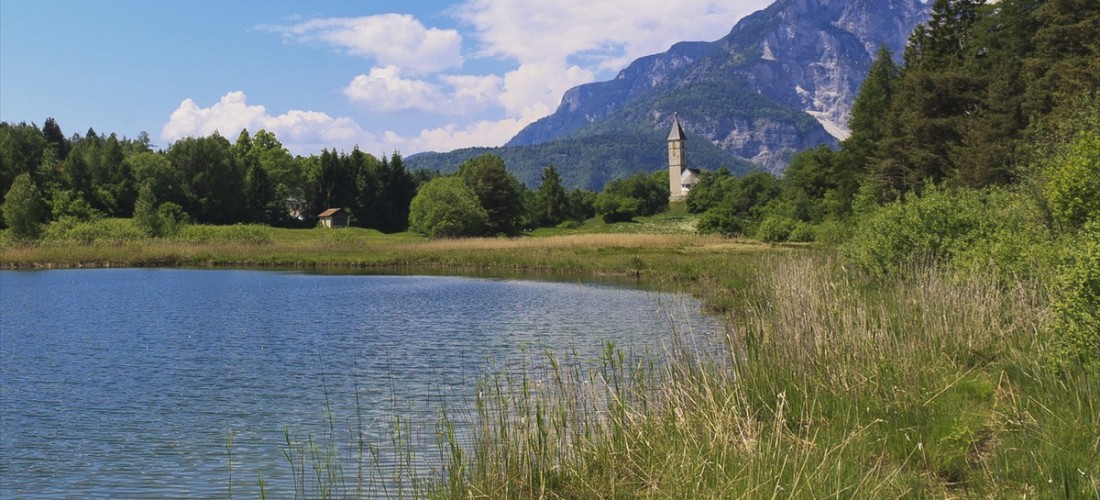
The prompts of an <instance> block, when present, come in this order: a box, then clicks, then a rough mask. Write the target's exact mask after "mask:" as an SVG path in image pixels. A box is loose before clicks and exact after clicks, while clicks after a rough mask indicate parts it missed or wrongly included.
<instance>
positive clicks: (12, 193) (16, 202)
mask: <svg viewBox="0 0 1100 500" xmlns="http://www.w3.org/2000/svg"><path fill="white" fill-rule="evenodd" d="M0 209H2V211H3V213H4V220H5V221H6V222H7V224H8V227H10V228H11V234H12V235H13V236H15V237H16V238H19V239H28V240H32V239H36V238H38V237H39V236H40V235H41V234H42V223H43V222H45V221H46V216H47V213H46V204H45V203H44V202H43V201H42V193H41V192H39V191H38V186H36V185H35V184H34V181H33V180H31V176H30V174H28V173H26V172H24V173H22V174H19V175H17V176H16V177H15V179H14V180H13V181H12V183H11V189H9V190H8V193H7V195H5V196H4V204H3V206H2V207H0Z"/></svg>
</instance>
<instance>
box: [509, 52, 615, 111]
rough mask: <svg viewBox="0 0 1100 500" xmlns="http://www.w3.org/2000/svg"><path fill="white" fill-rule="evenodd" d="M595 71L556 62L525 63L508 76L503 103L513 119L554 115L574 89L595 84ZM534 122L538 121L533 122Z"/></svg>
mask: <svg viewBox="0 0 1100 500" xmlns="http://www.w3.org/2000/svg"><path fill="white" fill-rule="evenodd" d="M593 78H594V75H593V74H592V72H591V71H587V70H584V69H582V68H579V67H577V66H565V65H564V64H559V63H555V62H542V63H531V64H523V65H521V66H520V67H519V68H517V69H516V70H515V71H509V72H508V73H507V74H506V75H504V92H503V93H501V95H500V104H501V106H502V107H503V108H504V109H505V110H506V111H507V112H508V114H509V116H520V115H535V119H538V118H541V117H543V116H546V115H548V114H550V112H552V111H554V109H555V108H557V106H558V103H559V102H561V97H562V94H564V93H565V91H566V90H569V89H570V88H572V87H575V86H577V85H580V84H582V83H588V82H591V81H592V79H593ZM532 121H534V120H532Z"/></svg>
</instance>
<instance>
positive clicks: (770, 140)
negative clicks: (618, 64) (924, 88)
mask: <svg viewBox="0 0 1100 500" xmlns="http://www.w3.org/2000/svg"><path fill="white" fill-rule="evenodd" d="M928 10H929V7H928V6H927V5H926V4H924V3H922V2H921V1H920V0H778V1H777V2H776V3H775V4H773V5H772V6H770V7H768V8H767V9H764V10H762V11H759V12H757V13H755V14H752V15H750V16H748V17H746V18H745V19H743V20H742V21H741V22H739V23H738V24H737V26H735V27H734V28H733V30H732V31H731V32H730V34H729V35H727V36H726V37H724V38H722V39H721V40H718V41H715V42H691V43H679V44H676V45H674V46H673V47H672V48H670V49H669V50H668V51H667V52H664V53H661V54H655V55H651V56H647V57H643V58H641V59H638V60H637V61H635V62H634V63H632V64H631V65H630V66H629V67H627V68H626V69H624V70H623V71H621V72H620V73H619V74H618V76H617V77H616V78H615V79H614V80H611V81H607V82H599V83H592V84H588V85H582V86H579V87H576V88H574V89H571V90H569V91H568V92H566V94H565V96H564V97H563V98H562V103H561V105H560V106H559V107H558V109H557V111H556V112H555V113H554V114H552V115H550V116H548V117H546V118H543V119H542V120H539V121H538V122H535V123H533V124H531V125H530V126H528V127H527V128H526V129H524V130H523V131H521V132H520V133H519V134H518V135H516V137H515V138H513V139H512V140H511V141H510V142H509V144H508V145H510V146H515V145H534V144H542V143H546V142H550V141H554V140H557V139H560V138H565V137H578V136H583V135H587V134H593V133H603V134H606V133H608V132H609V131H615V130H626V129H630V128H637V127H641V128H646V129H652V130H655V131H662V130H667V129H668V127H669V126H670V123H671V120H672V113H673V112H678V113H679V116H680V121H681V123H682V124H683V126H684V128H685V129H686V130H687V131H688V134H689V140H690V139H691V135H695V136H696V137H699V136H701V137H702V138H705V140H707V141H710V142H711V143H713V144H714V145H716V146H718V147H720V148H721V149H723V150H725V151H727V152H729V153H732V154H733V155H735V156H737V157H740V158H744V159H748V160H751V161H752V162H753V163H755V164H757V165H758V166H760V167H763V168H766V169H768V170H771V171H773V172H778V171H781V170H782V168H784V167H785V166H786V162H787V160H788V159H789V157H790V154H792V153H793V152H794V151H797V150H801V149H806V148H812V147H815V146H817V145H818V144H821V143H829V144H835V142H836V141H837V140H838V139H843V138H844V137H846V136H847V133H848V131H847V128H846V124H847V122H848V114H849V112H850V110H851V106H852V101H853V100H854V99H855V95H856V93H857V92H858V91H859V85H860V84H861V83H862V82H863V78H864V77H865V75H866V73H867V70H868V69H869V67H870V64H871V61H872V59H873V57H874V54H875V53H876V52H877V50H878V47H879V46H881V45H883V44H885V45H886V46H888V47H890V49H891V50H893V51H894V53H895V55H897V56H898V57H900V54H901V53H902V51H903V49H904V46H905V42H906V40H907V38H908V36H909V33H910V32H911V31H912V30H913V28H915V27H916V25H917V24H918V23H921V22H924V21H925V20H926V19H927V17H928ZM700 166H702V167H708V166H706V165H700Z"/></svg>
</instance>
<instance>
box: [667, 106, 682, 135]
mask: <svg viewBox="0 0 1100 500" xmlns="http://www.w3.org/2000/svg"><path fill="white" fill-rule="evenodd" d="M668 140H670V141H682V140H684V129H683V127H681V126H680V117H679V116H678V115H677V114H676V113H673V114H672V131H671V132H669V133H668Z"/></svg>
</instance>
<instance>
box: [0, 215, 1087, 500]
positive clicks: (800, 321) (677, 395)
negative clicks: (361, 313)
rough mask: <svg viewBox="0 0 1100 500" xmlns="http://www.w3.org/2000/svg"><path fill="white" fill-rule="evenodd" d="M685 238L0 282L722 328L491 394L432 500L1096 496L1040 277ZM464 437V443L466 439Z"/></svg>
mask: <svg viewBox="0 0 1100 500" xmlns="http://www.w3.org/2000/svg"><path fill="white" fill-rule="evenodd" d="M628 229H629V227H628ZM672 233H673V234H648V233H644V232H643V233H627V234H623V233H610V232H600V231H598V230H596V229H593V228H584V229H581V230H579V231H576V232H572V233H569V232H565V231H561V230H555V231H553V232H548V233H538V234H536V235H534V236H529V237H524V238H516V239H476V240H453V241H428V240H424V239H421V238H418V237H414V236H409V235H382V234H378V233H375V232H371V231H365V230H347V231H343V230H341V231H321V230H306V231H290V230H276V229H268V228H248V227H236V228H202V229H191V230H190V232H185V233H182V234H181V235H180V236H179V237H177V238H175V239H171V240H145V241H127V240H125V239H123V238H119V239H117V240H111V239H108V238H103V237H98V238H93V239H91V240H89V241H88V242H81V243H68V244H64V243H50V242H45V243H39V244H37V245H15V244H10V243H5V244H4V245H3V246H0V252H2V253H0V261H2V262H3V264H4V266H5V267H43V266H87V265H189V266H192V265H193V266H278V267H305V268H325V267H330V266H335V267H343V268H350V267H354V268H367V269H379V270H385V269H409V270H439V271H443V272H455V273H463V272H484V271H507V272H513V271H514V272H522V271H535V272H550V271H552V272H559V273H569V274H575V275H586V276H596V275H622V276H638V277H640V278H642V279H644V280H645V281H647V282H649V283H652V284H653V285H655V286H658V287H661V288H663V289H666V290H669V291H686V292H689V293H693V294H695V295H697V296H699V297H701V298H702V299H703V300H704V301H705V302H706V303H707V304H708V306H709V307H710V309H711V310H712V311H714V312H716V313H717V314H721V315H723V316H724V317H725V319H726V321H727V324H728V326H729V328H728V331H727V335H728V339H727V340H728V342H727V344H726V345H727V349H726V350H725V351H723V352H722V353H721V354H714V353H701V352H697V351H695V350H693V349H691V346H690V343H689V342H685V343H683V344H681V346H682V349H681V350H678V351H674V352H670V353H666V355H665V356H664V357H663V358H662V359H656V360H642V361H638V362H636V363H632V362H630V361H628V359H630V358H628V357H625V356H623V355H622V353H619V352H617V351H616V350H614V349H613V348H609V349H608V351H607V352H606V355H605V358H604V362H603V365H602V366H596V367H581V366H578V365H577V364H575V363H570V362H569V361H570V360H552V361H551V365H552V366H553V370H552V372H551V373H550V374H549V375H536V374H531V375H530V376H529V377H528V376H525V377H522V378H520V379H518V380H517V379H509V378H502V377H499V376H493V375H491V374H490V375H487V376H486V378H485V379H484V381H483V382H482V385H481V387H480V389H481V390H479V391H478V393H479V394H480V397H479V399H478V401H477V416H476V417H475V419H474V420H473V421H469V422H449V421H443V422H440V423H439V426H438V429H437V430H438V432H439V440H440V444H441V455H442V457H443V460H444V464H445V468H444V469H443V470H441V471H439V473H438V475H436V476H434V477H430V478H426V479H424V482H421V483H418V484H417V489H416V490H415V491H417V492H419V493H421V494H423V495H425V496H433V497H444V498H458V497H489V498H499V497H561V498H589V497H604V498H605V497H637V496H648V497H661V498H668V497H683V498H697V497H702V498H760V497H781V498H788V497H798V498H801V497H812V498H816V497H826V496H828V497H844V498H889V497H909V496H927V497H967V496H979V497H1041V498H1051V497H1054V498H1081V497H1084V498H1092V497H1097V496H1100V431H1098V429H1100V380H1098V378H1097V374H1096V372H1094V371H1086V370H1074V369H1068V370H1061V371H1058V370H1054V369H1052V368H1051V365H1050V364H1049V363H1048V362H1047V358H1048V357H1049V356H1050V352H1051V343H1052V339H1051V337H1050V335H1051V334H1050V333H1049V332H1050V330H1051V328H1050V324H1051V321H1052V320H1051V317H1050V305H1049V302H1050V300H1051V298H1050V297H1049V296H1048V295H1047V294H1048V292H1047V287H1045V286H1043V285H1042V283H1043V282H1044V280H1045V279H1047V278H1046V277H1044V276H1033V277H1030V278H1027V279H1017V278H1014V277H1010V276H1000V275H998V274H997V271H995V270H993V269H990V270H988V272H974V270H973V269H971V270H970V272H965V273H964V272H959V271H949V270H943V269H938V268H935V267H934V266H917V265H914V266H913V267H911V268H910V269H906V270H904V272H900V273H896V274H893V275H890V277H886V278H883V277H881V276H880V277H875V278H872V277H868V276H864V275H863V274H861V273H859V272H855V271H853V270H851V269H849V268H848V267H847V265H846V262H847V261H846V260H845V259H844V258H842V257H840V256H837V255H835V254H834V253H832V252H831V251H823V250H813V249H787V248H775V247H768V246H764V245H759V244H754V243H751V242H743V241H738V240H728V239H721V238H713V237H702V236H697V235H692V234H676V233H675V232H672ZM670 335H675V336H677V337H678V338H684V339H687V338H688V337H687V336H686V334H685V332H670ZM456 427H457V428H459V429H460V431H456ZM463 428H465V429H472V432H473V434H472V436H470V437H471V439H470V440H469V441H468V442H466V441H462V440H460V439H457V438H456V437H455V436H456V432H461V429H463ZM402 429H407V426H406V427H400V426H399V427H397V428H395V430H394V432H395V435H397V436H398V437H395V442H400V433H401V432H402ZM405 432H408V431H407V430H406V431H405ZM289 446H290V445H289V444H288V447H289ZM323 448H324V447H323V446H322V449H323ZM333 449H335V448H333ZM359 449H360V450H363V449H364V447H362V446H360V448H359ZM366 449H370V448H369V447H367V448H366ZM360 453H362V451H361V452H360ZM299 456H301V455H299ZM312 457H313V458H312V459H313V460H315V461H320V462H321V463H320V464H319V465H318V464H314V465H313V466H312V467H319V469H317V470H321V471H322V472H324V473H323V474H313V475H312V477H307V476H310V475H309V474H306V473H304V472H303V473H302V475H301V483H300V484H301V489H300V491H301V495H302V496H304V497H321V496H329V497H342V496H345V494H349V495H352V494H354V493H355V492H356V491H357V489H356V486H357V485H356V481H357V479H356V478H354V477H350V476H351V475H356V476H357V477H360V478H361V477H363V473H362V472H361V471H360V472H359V473H358V474H351V473H350V472H349V473H348V474H346V475H345V474H344V473H343V472H342V471H352V470H355V469H353V468H352V466H348V467H345V468H340V467H339V466H338V465H335V466H334V465H331V464H333V463H336V464H338V463H339V461H340V460H343V459H344V457H335V458H334V457H333V456H332V455H326V454H325V453H314V454H312ZM307 459H308V457H307ZM358 459H359V461H360V463H363V461H364V460H363V457H359V458H358ZM365 461H366V462H368V465H369V462H370V457H367V460H365ZM308 467H310V466H308V465H307V464H305V463H303V464H302V465H301V470H302V471H305V470H308ZM367 476H368V477H369V476H370V473H368V474H367ZM422 479H423V478H422Z"/></svg>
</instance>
